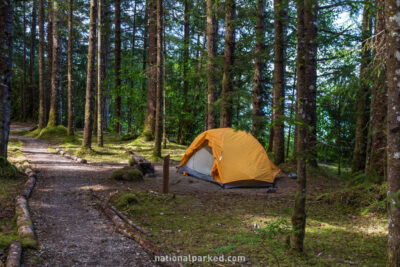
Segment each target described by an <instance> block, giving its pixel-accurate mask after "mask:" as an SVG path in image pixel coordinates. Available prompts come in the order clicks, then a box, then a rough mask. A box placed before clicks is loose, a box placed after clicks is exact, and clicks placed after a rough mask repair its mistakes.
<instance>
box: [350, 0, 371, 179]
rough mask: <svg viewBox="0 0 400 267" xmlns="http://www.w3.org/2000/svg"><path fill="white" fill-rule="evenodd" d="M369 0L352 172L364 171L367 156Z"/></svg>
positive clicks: (365, 5) (366, 12)
mask: <svg viewBox="0 0 400 267" xmlns="http://www.w3.org/2000/svg"><path fill="white" fill-rule="evenodd" d="M370 13H371V1H370V0H366V1H365V3H364V11H363V21H362V32H361V35H362V39H361V41H362V42H361V66H360V88H359V89H358V92H357V122H356V137H355V146H354V153H353V163H352V168H351V170H352V172H353V173H355V172H358V171H364V170H365V161H366V156H367V134H368V127H367V125H368V117H369V109H368V103H369V98H370V89H369V81H368V79H369V76H368V66H369V64H370V62H371V51H370V48H369V47H368V45H367V43H366V41H367V39H368V38H370V37H371V34H372V16H371V14H370Z"/></svg>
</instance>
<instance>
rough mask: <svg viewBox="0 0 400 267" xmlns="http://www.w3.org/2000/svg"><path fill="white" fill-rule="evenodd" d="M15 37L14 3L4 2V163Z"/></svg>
mask: <svg viewBox="0 0 400 267" xmlns="http://www.w3.org/2000/svg"><path fill="white" fill-rule="evenodd" d="M13 35H14V13H13V1H11V0H3V1H2V4H1V5H0V101H1V102H0V103H1V104H0V160H1V159H2V160H4V161H6V160H7V145H8V135H9V132H10V113H11V82H12V50H13ZM0 163H1V161H0Z"/></svg>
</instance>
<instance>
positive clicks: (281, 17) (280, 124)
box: [272, 0, 287, 164]
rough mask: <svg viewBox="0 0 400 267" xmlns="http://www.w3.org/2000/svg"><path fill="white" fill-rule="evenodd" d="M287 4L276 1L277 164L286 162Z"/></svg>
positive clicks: (275, 110)
mask: <svg viewBox="0 0 400 267" xmlns="http://www.w3.org/2000/svg"><path fill="white" fill-rule="evenodd" d="M286 16H287V15H286V4H285V2H284V0H274V78H273V80H274V81H273V83H274V84H273V87H274V89H273V104H272V110H273V111H272V112H273V113H272V114H273V117H272V120H273V124H272V125H273V126H272V127H273V128H272V129H273V131H274V134H273V141H272V142H273V152H274V160H275V164H281V163H283V162H284V161H285V132H284V127H285V125H284V121H283V120H284V116H285V114H284V112H285V24H286V22H285V21H286Z"/></svg>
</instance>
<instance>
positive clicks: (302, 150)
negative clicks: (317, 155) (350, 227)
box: [290, 1, 310, 252]
mask: <svg viewBox="0 0 400 267" xmlns="http://www.w3.org/2000/svg"><path fill="white" fill-rule="evenodd" d="M304 2H305V1H298V2H297V39H298V41H297V105H296V120H297V121H298V122H299V123H298V124H297V125H296V131H297V135H296V138H297V151H296V152H297V189H296V197H295V205H294V211H293V215H292V225H293V230H294V232H293V233H292V234H291V237H290V246H291V248H292V250H294V251H297V252H302V251H303V242H304V235H305V227H306V195H307V193H306V185H307V176H306V159H307V153H306V148H307V146H308V139H307V132H308V128H307V124H308V122H309V121H310V120H309V118H310V117H309V115H308V114H307V106H308V97H309V96H310V95H309V94H308V92H307V89H308V88H307V87H306V83H305V65H304V62H305V60H304V59H305V53H306V52H307V51H306V50H305V43H304V42H305V38H304V33H305V28H304V26H305V23H304V13H305V11H304V9H305V7H304Z"/></svg>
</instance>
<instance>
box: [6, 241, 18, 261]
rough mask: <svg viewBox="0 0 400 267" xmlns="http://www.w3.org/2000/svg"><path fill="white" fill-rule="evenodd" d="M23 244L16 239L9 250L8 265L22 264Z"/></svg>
mask: <svg viewBox="0 0 400 267" xmlns="http://www.w3.org/2000/svg"><path fill="white" fill-rule="evenodd" d="M21 254H22V244H21V242H19V241H14V242H13V243H12V244H11V245H10V249H9V250H8V256H7V263H6V267H19V266H21Z"/></svg>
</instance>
